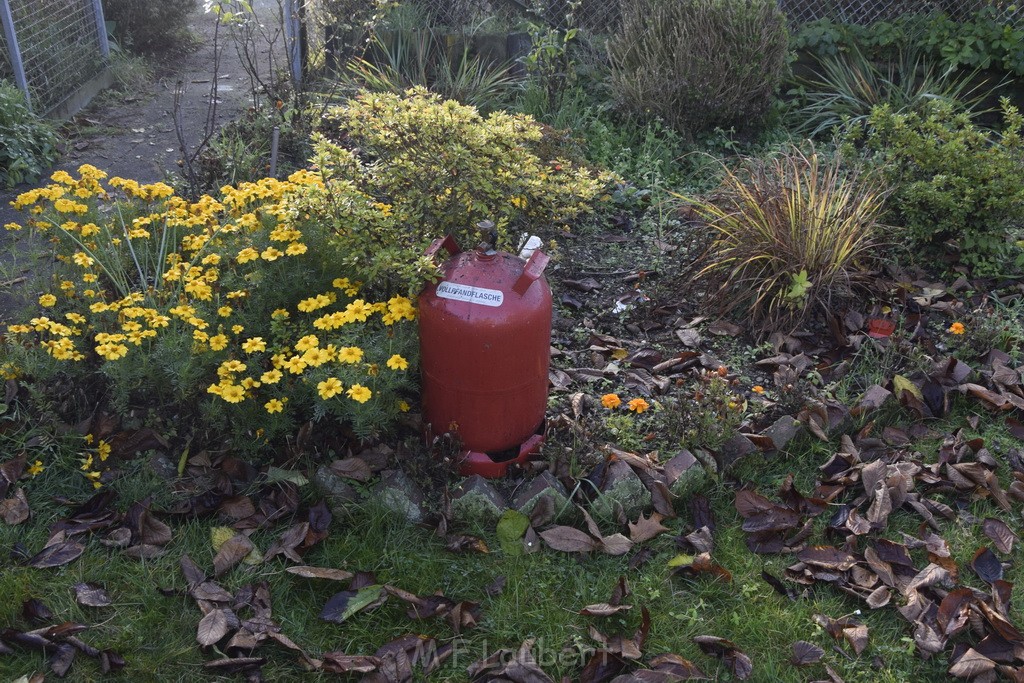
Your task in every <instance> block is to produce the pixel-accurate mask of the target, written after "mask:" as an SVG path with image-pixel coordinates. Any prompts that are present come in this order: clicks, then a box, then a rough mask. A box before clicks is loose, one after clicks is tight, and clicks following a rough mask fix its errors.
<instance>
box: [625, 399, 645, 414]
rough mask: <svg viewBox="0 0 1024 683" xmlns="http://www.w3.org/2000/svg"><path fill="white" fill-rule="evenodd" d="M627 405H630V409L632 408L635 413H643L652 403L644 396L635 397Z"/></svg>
mask: <svg viewBox="0 0 1024 683" xmlns="http://www.w3.org/2000/svg"><path fill="white" fill-rule="evenodd" d="M627 405H628V406H629V409H630V410H632V411H633V412H634V413H642V412H644V411H645V410H647V409H648V408H650V407H651V404H649V403H648V402H647V401H645V400H643V399H642V398H634V399H633V400H632V401H630V402H629V403H628V404H627Z"/></svg>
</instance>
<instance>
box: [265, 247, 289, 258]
mask: <svg viewBox="0 0 1024 683" xmlns="http://www.w3.org/2000/svg"><path fill="white" fill-rule="evenodd" d="M283 253H284V252H282V251H281V250H280V249H277V248H276V247H267V248H266V249H264V250H263V252H262V253H261V254H260V258H261V259H263V260H264V261H276V260H277V259H279V258H281V256H282V255H283Z"/></svg>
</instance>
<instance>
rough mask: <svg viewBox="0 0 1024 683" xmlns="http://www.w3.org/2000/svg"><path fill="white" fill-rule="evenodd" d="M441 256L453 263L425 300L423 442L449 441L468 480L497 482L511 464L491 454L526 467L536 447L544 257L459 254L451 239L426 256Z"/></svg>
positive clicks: (544, 344) (544, 334) (545, 316)
mask: <svg viewBox="0 0 1024 683" xmlns="http://www.w3.org/2000/svg"><path fill="white" fill-rule="evenodd" d="M442 247H444V248H446V249H447V250H448V252H449V253H450V254H451V258H450V259H448V261H447V262H445V263H444V264H443V265H442V267H441V281H440V282H438V283H436V284H431V285H428V286H427V287H426V289H424V290H423V293H422V294H420V297H419V329H420V367H421V370H422V379H423V421H424V424H425V425H426V432H427V437H428V439H432V438H433V437H435V436H438V435H441V434H445V433H451V434H452V435H453V436H454V437H455V438H456V439H457V441H458V442H459V443H460V444H461V446H462V448H464V449H465V450H466V452H465V453H463V456H464V458H465V459H464V462H463V463H462V465H461V470H462V472H463V473H464V474H466V473H468V474H482V475H483V476H501V475H503V474H504V473H505V467H507V462H496V463H495V462H494V461H491V460H490V459H489V458H488V457H487V456H486V455H485V454H487V453H491V454H494V453H497V452H499V451H507V450H509V449H519V455H520V456H521V457H517V456H516V454H515V453H513V454H512V458H511V459H513V460H514V461H521V460H524V459H525V458H526V456H527V453H526V452H525V450H529V449H530V448H534V447H536V446H537V445H539V441H540V437H538V436H537V434H536V433H537V431H538V428H539V427H540V426H541V424H542V423H543V422H544V413H545V410H546V408H547V399H548V362H549V355H550V348H551V290H550V289H549V288H548V284H547V282H546V281H545V280H544V277H543V275H542V273H543V271H544V267H545V266H546V265H547V262H548V256H547V255H545V254H544V253H542V252H539V251H535V252H534V253H533V255H532V256H530V259H529V260H528V261H525V262H524V261H523V260H522V259H520V258H518V257H516V256H513V255H511V254H507V253H505V252H495V251H493V250H487V251H484V250H482V249H476V250H472V251H459V248H458V246H457V245H456V244H455V241H454V240H453V239H452V238H451V237H448V238H445V239H444V240H437V241H436V242H434V244H433V245H432V246H431V248H430V250H429V251H428V253H431V254H433V253H436V252H437V251H438V250H440V249H441V248H442ZM524 444H525V445H524ZM524 449H525V450H524ZM474 462H477V463H479V464H478V465H474V464H473V463H474ZM488 463H491V464H493V465H495V466H494V467H492V466H491V464H488Z"/></svg>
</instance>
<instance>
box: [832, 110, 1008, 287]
mask: <svg viewBox="0 0 1024 683" xmlns="http://www.w3.org/2000/svg"><path fill="white" fill-rule="evenodd" d="M1002 110H1003V119H1004V122H1003V128H1002V130H1001V131H988V130H985V129H982V128H980V127H978V126H977V125H976V124H975V123H973V122H972V121H971V119H970V117H969V116H968V115H967V114H965V113H963V112H957V111H956V110H954V109H953V108H952V107H951V106H950V105H949V104H947V103H944V102H932V103H929V104H928V105H927V106H926V107H925V108H924V110H923V111H921V112H906V113H898V112H894V111H893V110H892V109H890V108H889V107H887V106H883V107H879V108H877V109H875V110H874V111H873V112H872V114H871V116H870V117H868V119H867V121H866V122H865V125H863V126H856V127H853V128H851V129H850V130H849V131H848V132H847V134H846V135H845V138H844V139H845V147H846V153H847V155H854V154H857V153H859V154H860V155H861V156H862V158H863V159H864V160H865V161H866V162H867V163H868V164H870V165H872V166H874V167H875V168H877V169H879V171H880V172H881V174H882V175H883V176H884V177H885V179H886V180H887V182H889V183H890V184H891V185H893V186H894V188H895V190H894V192H893V195H892V201H891V202H890V203H889V204H888V206H887V211H886V217H887V220H888V221H889V222H890V223H892V224H894V225H900V226H902V227H903V228H904V230H903V231H902V233H903V235H904V236H905V238H908V239H909V240H910V241H911V242H912V243H913V244H914V245H915V246H916V247H918V248H919V249H920V250H923V253H924V254H926V255H927V256H928V257H932V258H934V257H936V256H939V257H945V258H946V259H947V260H952V261H953V262H956V261H960V262H962V263H964V264H966V265H968V266H970V267H971V268H972V269H973V270H974V272H975V273H976V274H978V275H992V274H998V273H1005V272H1007V271H1008V269H1011V268H1014V267H1017V268H1019V267H1020V266H1021V265H1022V264H1024V252H1022V250H1021V248H1020V247H1019V246H1017V244H1016V242H1015V240H1014V233H1013V230H1014V229H1015V228H1016V226H1019V220H1020V219H1019V217H1020V212H1021V210H1022V208H1024V186H1022V185H1021V182H1020V169H1021V164H1022V162H1024V143H1022V140H1021V128H1022V126H1024V117H1021V115H1020V113H1019V112H1018V111H1017V109H1016V108H1015V107H1013V106H1011V105H1010V104H1009V102H1008V101H1007V100H1005V99H1004V100H1003V101H1002ZM858 150H859V152H858Z"/></svg>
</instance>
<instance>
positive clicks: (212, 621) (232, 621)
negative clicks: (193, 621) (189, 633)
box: [196, 608, 239, 647]
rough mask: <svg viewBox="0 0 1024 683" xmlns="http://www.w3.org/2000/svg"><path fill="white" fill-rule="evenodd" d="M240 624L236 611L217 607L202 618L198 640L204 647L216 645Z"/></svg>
mask: <svg viewBox="0 0 1024 683" xmlns="http://www.w3.org/2000/svg"><path fill="white" fill-rule="evenodd" d="M238 626H239V621H238V617H237V616H235V613H234V612H232V611H231V610H229V609H227V608H221V609H215V610H213V611H212V612H210V613H209V614H207V615H206V616H204V617H203V618H202V619H201V620H200V622H199V627H198V629H197V631H196V640H197V641H199V644H200V645H202V646H203V647H206V646H208V645H214V644H215V643H218V642H220V641H221V639H223V638H224V636H226V635H227V634H228V633H230V632H231V631H233V630H235V629H236V628H238Z"/></svg>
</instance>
